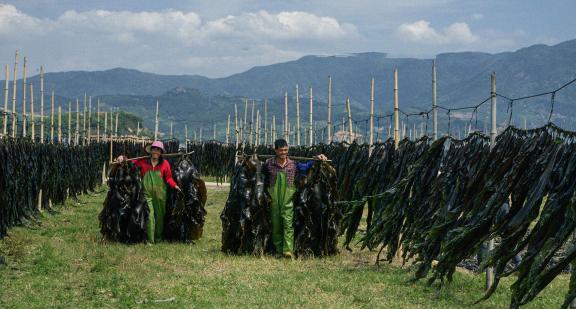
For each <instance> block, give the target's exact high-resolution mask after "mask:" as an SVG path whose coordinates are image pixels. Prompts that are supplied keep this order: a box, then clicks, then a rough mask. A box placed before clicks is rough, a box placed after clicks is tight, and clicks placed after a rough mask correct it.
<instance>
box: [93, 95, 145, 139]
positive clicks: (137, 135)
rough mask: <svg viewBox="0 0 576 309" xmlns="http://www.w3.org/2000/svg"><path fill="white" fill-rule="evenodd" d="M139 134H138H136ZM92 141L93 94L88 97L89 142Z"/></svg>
mask: <svg viewBox="0 0 576 309" xmlns="http://www.w3.org/2000/svg"><path fill="white" fill-rule="evenodd" d="M136 136H138V134H136ZM91 142H92V96H89V97H88V144H90V143H91Z"/></svg>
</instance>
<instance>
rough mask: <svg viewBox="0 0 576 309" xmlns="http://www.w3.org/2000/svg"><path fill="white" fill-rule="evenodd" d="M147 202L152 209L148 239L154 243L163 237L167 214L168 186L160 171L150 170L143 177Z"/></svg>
mask: <svg viewBox="0 0 576 309" xmlns="http://www.w3.org/2000/svg"><path fill="white" fill-rule="evenodd" d="M142 183H143V184H144V192H145V194H146V202H147V203H148V208H149V209H150V219H148V224H147V226H146V232H147V234H148V241H149V242H151V243H154V242H155V241H159V240H161V239H162V231H164V215H165V214H166V188H167V185H166V183H165V182H164V180H163V179H162V176H161V174H160V171H152V170H150V171H148V172H147V173H146V175H144V178H143V179H142Z"/></svg>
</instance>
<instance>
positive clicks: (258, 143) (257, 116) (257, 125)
mask: <svg viewBox="0 0 576 309" xmlns="http://www.w3.org/2000/svg"><path fill="white" fill-rule="evenodd" d="M255 144H256V147H258V145H260V110H257V111H256V143H255Z"/></svg>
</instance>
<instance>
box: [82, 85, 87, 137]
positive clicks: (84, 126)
mask: <svg viewBox="0 0 576 309" xmlns="http://www.w3.org/2000/svg"><path fill="white" fill-rule="evenodd" d="M82 136H83V137H84V139H86V92H84V110H83V112H82Z"/></svg>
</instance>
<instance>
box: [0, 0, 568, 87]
mask: <svg viewBox="0 0 576 309" xmlns="http://www.w3.org/2000/svg"><path fill="white" fill-rule="evenodd" d="M573 12H576V1H569V0H559V1H533V0H526V1H520V0H510V1H504V0H501V1H495V0H485V1H480V0H476V1H471V0H461V1H457V0H391V1H376V0H356V1H340V0H317V1H313V0H312V1H302V0H282V1H281V0H269V1H256V0H242V1H240V0H226V1H224V0H211V1H208V0H206V1H173V0H172V1H170V0H168V1H134V0H123V1H118V0H109V1H108V0H106V1H78V0H75V1H71V0H67V1H64V0H63V1H56V0H36V1H28V0H23V1H9V2H4V3H3V4H1V5H0V40H1V42H2V45H1V47H0V56H1V57H2V59H5V62H6V63H10V62H12V61H13V53H14V50H15V49H19V50H20V51H21V53H23V54H24V55H26V56H27V57H28V61H29V63H30V65H31V67H36V68H37V67H39V66H40V65H41V64H43V65H45V67H46V70H48V71H68V70H102V69H108V68H113V67H127V68H135V69H139V70H143V71H148V72H154V73H162V74H200V75H205V76H209V77H221V76H227V75H230V74H234V73H238V72H242V71H244V70H247V69H249V68H251V67H253V66H257V65H267V64H271V63H277V62H282V61H288V60H294V59H298V58H299V57H301V56H303V55H308V54H320V55H331V54H345V53H355V52H367V51H376V52H385V53H388V54H389V55H390V56H393V57H418V58H429V57H433V56H434V55H436V54H438V53H442V52H453V51H483V52H490V53H496V52H503V51H513V50H516V49H519V48H522V47H525V46H529V45H533V44H540V43H542V44H548V45H553V44H556V43H560V42H562V41H566V40H570V39H575V38H576V35H575V33H576V32H575V31H574V29H576V19H575V18H574V17H573V16H571V15H573Z"/></svg>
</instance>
